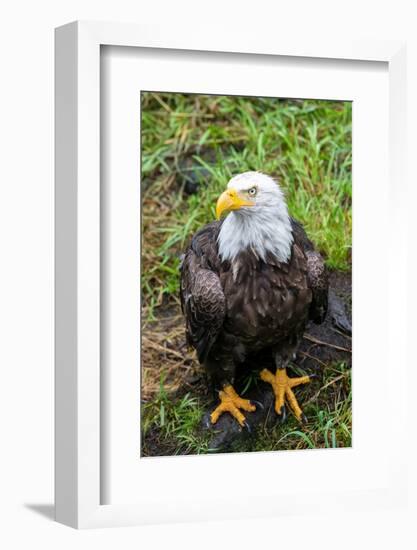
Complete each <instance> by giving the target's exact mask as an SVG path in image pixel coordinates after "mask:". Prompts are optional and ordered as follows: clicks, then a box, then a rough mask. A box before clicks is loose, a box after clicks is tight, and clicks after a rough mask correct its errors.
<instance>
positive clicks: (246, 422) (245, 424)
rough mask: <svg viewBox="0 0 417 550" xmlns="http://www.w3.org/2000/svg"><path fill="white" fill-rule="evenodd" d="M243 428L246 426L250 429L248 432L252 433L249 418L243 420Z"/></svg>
mask: <svg viewBox="0 0 417 550" xmlns="http://www.w3.org/2000/svg"><path fill="white" fill-rule="evenodd" d="M242 427H243V428H246V429H247V430H248V433H252V428H251V427H250V426H249V424H248V421H247V420H244V421H243V426H242Z"/></svg>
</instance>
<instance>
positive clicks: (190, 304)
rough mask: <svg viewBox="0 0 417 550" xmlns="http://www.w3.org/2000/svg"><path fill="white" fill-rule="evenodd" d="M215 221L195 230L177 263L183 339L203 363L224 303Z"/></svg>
mask: <svg viewBox="0 0 417 550" xmlns="http://www.w3.org/2000/svg"><path fill="white" fill-rule="evenodd" d="M220 225H221V224H220V223H219V222H213V223H210V224H208V225H206V226H205V227H203V229H201V230H200V231H198V233H196V234H195V235H194V237H193V239H192V242H191V245H190V246H189V248H188V249H187V250H186V252H185V254H184V256H183V259H182V263H181V290H180V296H181V307H182V311H183V313H184V315H185V319H186V334H187V340H188V343H189V344H190V345H192V346H193V347H194V348H195V349H196V351H197V356H198V359H199V361H200V363H203V362H204V361H205V359H206V357H207V354H208V353H209V351H210V349H211V347H212V346H213V344H214V342H215V341H216V339H217V337H218V335H219V332H220V330H221V328H222V326H223V320H224V317H225V312H226V300H225V296H224V293H223V290H222V287H221V284H220V279H219V276H218V265H219V258H218V253H217V236H218V233H219V229H220Z"/></svg>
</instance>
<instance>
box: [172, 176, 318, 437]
mask: <svg viewBox="0 0 417 550" xmlns="http://www.w3.org/2000/svg"><path fill="white" fill-rule="evenodd" d="M223 214H226V217H222V215H223ZM216 216H217V221H213V222H212V223H209V224H208V225H206V226H205V227H203V228H202V229H200V230H199V231H198V232H197V233H196V234H195V235H194V236H193V238H192V241H191V244H190V246H189V247H188V248H187V250H186V251H185V254H184V256H183V260H182V263H181V290H180V294H181V305H182V311H183V314H184V316H185V321H186V337H187V341H188V343H189V344H190V345H191V346H193V347H194V348H195V349H196V351H197V356H198V359H199V361H200V363H201V364H203V365H204V367H205V369H206V370H207V373H208V374H209V376H210V379H211V380H212V382H213V383H214V384H215V387H216V389H217V390H218V392H219V398H220V404H219V405H218V406H217V407H216V408H215V410H214V411H213V412H212V413H211V416H210V419H211V422H212V423H213V424H215V423H216V422H217V420H218V418H219V417H220V415H221V414H223V413H225V412H228V413H230V414H231V415H232V416H233V417H234V418H235V419H236V420H237V421H238V422H239V424H240V425H241V426H244V425H245V424H246V420H245V415H244V414H243V412H242V411H244V412H248V413H250V412H251V411H254V410H255V408H256V405H255V404H254V403H253V402H251V401H250V400H248V399H243V398H241V397H240V396H239V395H238V394H237V392H236V391H235V389H234V387H233V384H234V379H235V374H236V369H239V366H240V365H241V364H242V363H243V362H244V361H245V358H246V357H247V356H248V354H256V353H259V352H261V351H262V352H269V351H270V353H271V354H272V356H273V359H274V363H275V366H276V372H275V373H272V372H271V371H270V370H268V369H266V368H264V369H262V370H261V371H260V377H261V379H262V380H263V381H265V382H268V383H270V384H271V386H272V389H273V391H274V394H275V411H276V413H277V414H278V415H280V416H281V418H283V417H284V416H285V411H286V408H285V406H286V405H288V406H289V407H290V408H291V410H292V411H293V413H294V415H295V417H296V418H297V419H298V420H299V421H303V420H305V416H304V414H303V412H302V410H301V408H300V406H299V404H298V402H297V399H296V397H295V395H294V392H293V388H294V387H295V386H298V385H300V384H305V383H308V382H309V381H310V377H309V376H301V377H297V378H291V377H289V376H287V372H286V368H287V366H288V363H289V362H290V361H291V359H292V358H293V356H294V354H295V352H296V350H297V347H298V345H299V343H300V340H301V338H302V336H303V333H304V329H305V326H306V323H307V322H308V320H309V319H311V320H313V321H315V322H316V323H321V322H322V321H323V320H324V317H325V315H326V312H327V299H328V298H327V297H328V274H327V271H326V268H325V265H324V262H323V259H322V257H321V255H320V254H319V253H318V252H317V251H316V250H315V249H314V246H313V244H312V242H311V241H310V240H309V239H308V238H307V235H306V233H305V231H304V229H303V227H302V225H301V224H300V223H298V222H297V221H295V220H294V219H292V218H291V217H290V215H289V213H288V208H287V204H286V202H285V198H284V194H283V192H282V190H281V189H280V187H279V185H278V183H277V182H276V181H275V180H274V179H273V178H271V177H270V176H268V175H265V174H262V173H259V172H245V173H243V174H239V175H237V176H235V177H233V178H232V179H231V180H230V181H229V183H228V185H227V189H226V190H225V191H224V193H223V194H222V195H221V196H220V197H219V199H218V201H217V205H216Z"/></svg>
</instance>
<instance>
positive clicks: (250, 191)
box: [248, 187, 257, 197]
mask: <svg viewBox="0 0 417 550" xmlns="http://www.w3.org/2000/svg"><path fill="white" fill-rule="evenodd" d="M256 191H257V190H256V187H251V188H250V189H248V195H249V196H250V197H255V196H256Z"/></svg>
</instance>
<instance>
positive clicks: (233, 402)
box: [210, 385, 256, 427]
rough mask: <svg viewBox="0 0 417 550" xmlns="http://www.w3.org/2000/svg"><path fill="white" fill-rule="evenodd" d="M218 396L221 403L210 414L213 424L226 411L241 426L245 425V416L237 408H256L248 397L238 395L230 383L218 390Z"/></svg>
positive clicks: (250, 410) (250, 409)
mask: <svg viewBox="0 0 417 550" xmlns="http://www.w3.org/2000/svg"><path fill="white" fill-rule="evenodd" d="M219 397H220V401H221V403H220V405H219V406H218V407H216V408H215V409H214V411H213V412H212V413H211V415H210V420H211V423H212V424H215V423H216V422H217V420H218V419H219V417H220V416H221V415H222V414H223V413H224V412H228V413H230V414H231V415H232V416H233V417H234V418H236V420H237V421H238V422H239V424H240V425H241V426H242V427H243V426H244V425H245V417H244V415H243V414H242V413H241V412H240V410H239V409H243V410H244V411H248V412H253V411H254V410H256V407H255V405H252V403H251V402H250V401H249V399H242V397H239V395H238V394H237V393H236V391H235V389H234V388H233V386H231V385H228V386H224V388H223V389H222V390H220V392H219Z"/></svg>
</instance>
